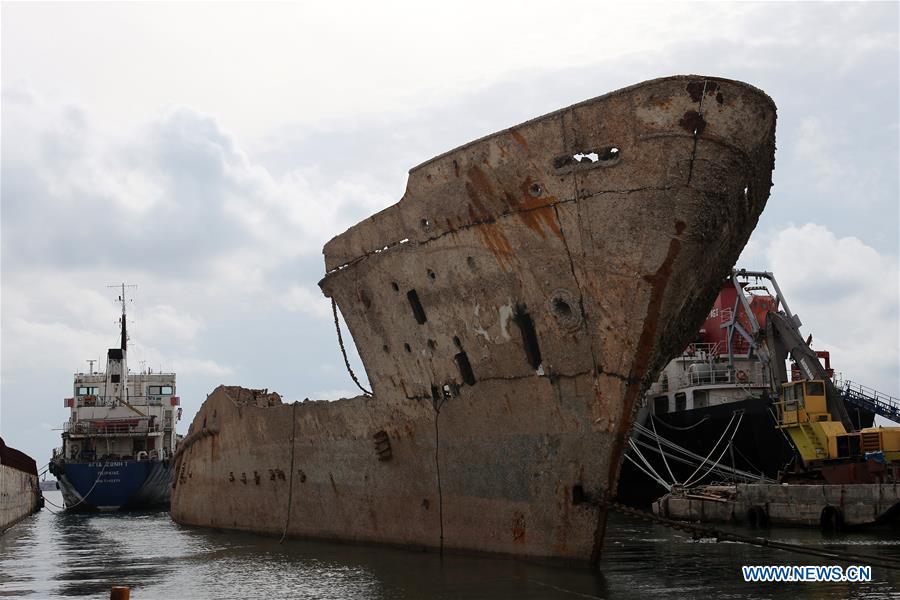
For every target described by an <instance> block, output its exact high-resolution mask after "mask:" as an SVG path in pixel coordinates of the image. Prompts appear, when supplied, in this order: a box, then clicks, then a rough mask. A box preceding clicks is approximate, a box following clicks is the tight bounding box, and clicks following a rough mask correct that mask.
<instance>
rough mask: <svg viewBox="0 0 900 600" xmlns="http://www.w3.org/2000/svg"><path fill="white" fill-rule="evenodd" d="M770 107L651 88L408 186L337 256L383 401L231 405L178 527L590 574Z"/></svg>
mask: <svg viewBox="0 0 900 600" xmlns="http://www.w3.org/2000/svg"><path fill="white" fill-rule="evenodd" d="M774 132H775V107H774V105H773V103H772V101H771V100H770V99H769V98H768V97H767V96H766V95H765V94H763V93H762V92H760V91H759V90H757V89H755V88H752V87H751V86H748V85H746V84H743V83H739V82H735V81H729V80H725V79H719V78H709V77H698V76H686V77H672V78H666V79H659V80H655V81H650V82H646V83H642V84H639V85H636V86H633V87H630V88H626V89H623V90H620V91H617V92H614V93H611V94H608V95H606V96H602V97H599V98H596V99H593V100H589V101H587V102H583V103H581V104H578V105H575V106H572V107H569V108H566V109H563V110H560V111H557V112H555V113H552V114H549V115H546V116H544V117H541V118H538V119H535V120H533V121H530V122H527V123H524V124H522V125H519V126H517V127H513V128H511V129H508V130H506V131H502V132H500V133H497V134H494V135H491V136H489V137H486V138H483V139H481V140H477V141H475V142H472V143H470V144H468V145H466V146H463V147H461V148H458V149H456V150H453V151H451V152H449V153H447V154H444V155H442V156H439V157H437V158H434V159H432V160H431V161H429V162H427V163H425V164H423V165H420V166H419V167H416V168H415V169H413V170H412V171H411V172H410V177H409V183H408V186H407V190H406V193H405V195H404V197H403V198H402V199H401V200H400V202H399V203H397V204H396V205H394V206H391V207H389V208H387V209H386V210H384V211H382V212H380V213H378V214H376V215H373V216H372V217H370V218H369V219H366V220H365V221H363V222H361V223H359V224H358V225H356V226H354V227H352V228H350V229H349V230H348V231H346V232H344V233H343V234H341V235H340V236H338V237H336V238H334V239H333V240H331V241H330V242H329V243H328V244H327V245H326V246H325V262H326V270H327V274H326V276H325V278H324V279H323V280H322V282H321V283H320V286H321V287H322V290H323V291H324V292H325V294H326V295H327V296H329V297H331V298H333V299H334V300H335V301H336V302H337V305H338V306H339V307H340V310H341V312H342V314H343V315H344V317H345V319H346V322H347V325H348V327H349V328H350V330H351V332H352V334H353V339H354V341H355V343H356V347H357V349H358V351H359V354H360V356H361V358H362V361H363V364H364V365H365V369H366V374H367V375H368V379H369V381H370V382H371V383H372V386H373V392H374V395H373V396H371V397H367V396H360V397H356V398H351V399H342V400H339V401H335V402H303V403H299V404H294V405H285V404H281V402H280V400H279V399H278V398H277V397H275V396H271V395H261V394H256V395H254V394H252V393H251V392H250V391H248V390H242V389H240V388H225V387H220V388H218V389H217V390H216V391H215V392H214V393H213V394H212V395H211V396H210V397H209V398H208V399H207V401H206V402H205V404H204V405H203V407H202V408H201V410H200V412H199V413H198V415H197V417H196V418H195V419H194V422H193V424H192V426H191V432H192V434H191V435H190V436H189V438H188V442H189V443H188V444H186V445H184V448H183V450H182V451H181V453H180V455H179V463H178V465H176V468H177V469H178V471H177V473H178V479H177V481H176V487H175V490H174V491H173V496H172V516H173V518H174V519H175V520H177V521H179V522H182V523H189V524H195V525H206V526H214V527H223V528H234V529H242V530H248V531H257V532H265V533H270V534H277V535H281V534H282V533H284V532H286V534H287V535H289V536H303V537H314V538H327V539H341V540H353V541H360V542H372V543H388V544H397V545H403V546H409V547H427V548H442V549H445V550H462V551H480V552H493V553H504V554H513V555H523V556H530V557H541V558H556V559H567V560H572V561H590V560H592V559H596V558H597V557H598V555H599V549H600V542H601V541H602V537H603V530H604V527H605V510H604V509H603V505H602V502H601V501H602V499H604V498H606V497H607V496H608V494H610V493H612V492H613V491H614V488H615V485H616V479H617V476H618V471H619V466H620V462H621V457H622V452H623V450H624V445H625V442H626V439H627V434H628V431H629V428H630V426H631V423H632V419H633V416H634V412H635V407H636V401H637V399H638V398H640V397H641V394H642V391H643V389H644V388H645V387H646V385H648V383H649V382H650V381H651V380H652V378H653V376H654V375H655V373H656V372H657V371H658V369H659V368H661V367H662V366H663V365H664V364H665V362H666V361H667V360H668V359H669V358H670V357H671V356H672V355H674V354H675V353H677V352H678V351H679V350H681V349H682V348H683V347H684V346H685V344H686V343H688V342H689V341H690V338H691V336H693V335H694V333H695V332H696V330H697V327H698V326H699V324H700V323H701V321H702V320H703V317H704V315H705V313H706V311H707V309H708V307H709V305H710V304H711V303H712V300H713V298H714V297H715V294H716V292H717V291H718V289H719V284H720V282H721V280H722V279H723V278H724V277H725V276H726V275H727V274H728V272H729V269H730V268H731V266H732V265H733V264H734V262H735V261H736V259H737V257H738V255H739V253H740V251H741V249H742V248H743V246H744V244H745V243H746V241H747V238H748V237H749V235H750V233H751V231H752V230H753V228H754V226H755V225H756V222H757V219H758V217H759V214H760V212H761V211H762V209H763V206H764V205H765V202H766V199H767V197H768V194H769V188H770V187H771V174H772V167H773V160H774V159H773V156H774V149H775V145H774V144H775V141H774Z"/></svg>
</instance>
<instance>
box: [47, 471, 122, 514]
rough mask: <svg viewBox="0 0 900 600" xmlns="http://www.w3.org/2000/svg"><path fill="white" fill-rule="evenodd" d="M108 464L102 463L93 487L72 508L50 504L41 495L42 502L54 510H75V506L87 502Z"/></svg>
mask: <svg viewBox="0 0 900 600" xmlns="http://www.w3.org/2000/svg"><path fill="white" fill-rule="evenodd" d="M108 464H109V461H106V462H104V463H103V468H102V469H100V472H99V473H97V479H95V480H94V485H92V486H91V489H89V490H88V493H87V494H85V495H84V496H82V497H81V500H79V501H78V502H76V503H75V504H73V505H72V506H60V505H58V504H54V503H53V502H51V501H50V500H47V497H46V496H43V494H42V496H43V497H44V501H45V502H49V503H50V504H51V505H53V506H55V507H56V508H60V509H63V510H72V509H73V508H75V507H76V506H78V505H79V504H81V503H82V502H84V501H85V500H87V497H88V496H90V495H91V492H93V491H94V488H95V487H97V484H98V483H100V478H101V477H103V472H104V471H105V470H106V465H108Z"/></svg>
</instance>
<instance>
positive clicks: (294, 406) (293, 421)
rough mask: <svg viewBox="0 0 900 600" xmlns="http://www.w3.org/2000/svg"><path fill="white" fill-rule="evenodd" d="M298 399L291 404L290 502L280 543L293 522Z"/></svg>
mask: <svg viewBox="0 0 900 600" xmlns="http://www.w3.org/2000/svg"><path fill="white" fill-rule="evenodd" d="M297 404H298V402H297V401H294V403H293V404H292V405H291V472H290V477H288V503H287V517H285V519H284V530H283V531H282V532H281V539H280V540H278V543H279V544H280V543H282V542H284V538H285V536H286V535H287V530H288V525H289V524H290V523H291V507H292V506H293V498H294V440H296V439H297V435H296V432H297Z"/></svg>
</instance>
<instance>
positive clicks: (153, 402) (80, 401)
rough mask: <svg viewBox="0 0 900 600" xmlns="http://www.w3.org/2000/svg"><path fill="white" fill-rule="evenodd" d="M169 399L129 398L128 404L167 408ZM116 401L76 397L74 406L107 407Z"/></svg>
mask: <svg viewBox="0 0 900 600" xmlns="http://www.w3.org/2000/svg"><path fill="white" fill-rule="evenodd" d="M171 398H173V396H129V397H128V403H129V404H131V405H132V406H169V404H170V399H171ZM118 401H119V397H118V396H95V395H88V396H76V397H75V406H77V407H78V408H83V407H91V406H108V405H109V404H112V403H113V402H118Z"/></svg>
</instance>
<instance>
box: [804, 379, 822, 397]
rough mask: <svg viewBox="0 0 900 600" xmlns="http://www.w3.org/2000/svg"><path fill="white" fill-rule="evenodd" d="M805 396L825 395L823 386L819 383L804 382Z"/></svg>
mask: <svg viewBox="0 0 900 600" xmlns="http://www.w3.org/2000/svg"><path fill="white" fill-rule="evenodd" d="M806 395H807V396H824V395H825V384H824V383H822V382H821V381H807V382H806Z"/></svg>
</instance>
